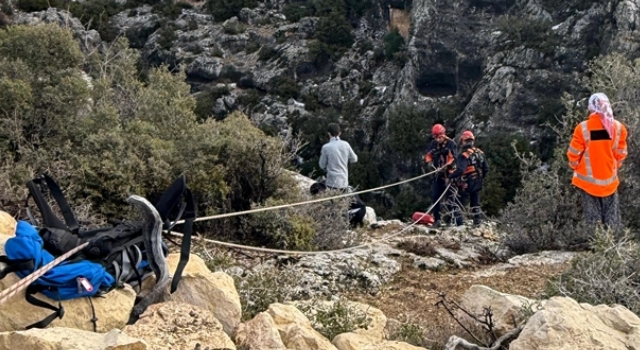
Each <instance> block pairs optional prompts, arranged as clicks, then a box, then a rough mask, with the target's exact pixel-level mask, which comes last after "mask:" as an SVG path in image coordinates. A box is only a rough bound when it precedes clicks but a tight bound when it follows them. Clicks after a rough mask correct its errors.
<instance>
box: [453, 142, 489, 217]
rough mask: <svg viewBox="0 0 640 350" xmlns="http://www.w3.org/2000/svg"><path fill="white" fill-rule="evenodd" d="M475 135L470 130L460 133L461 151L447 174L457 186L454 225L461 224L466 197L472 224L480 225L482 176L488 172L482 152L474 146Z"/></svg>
mask: <svg viewBox="0 0 640 350" xmlns="http://www.w3.org/2000/svg"><path fill="white" fill-rule="evenodd" d="M474 142H475V136H473V133H472V132H471V131H468V130H467V131H465V132H463V133H462V135H460V145H461V147H460V148H461V152H460V154H458V156H457V157H456V170H455V171H454V172H453V173H451V174H450V175H449V179H450V181H451V182H452V183H454V184H456V186H457V188H458V196H457V200H458V201H457V202H456V205H455V217H456V225H457V226H461V225H462V224H463V222H462V208H461V206H462V205H463V204H464V202H465V200H466V198H467V197H469V201H470V202H471V203H470V204H471V212H472V213H473V224H474V225H476V226H477V225H480V223H481V222H482V213H481V211H480V191H481V190H482V183H483V180H484V178H485V177H486V176H487V173H489V165H488V164H487V159H486V157H485V155H484V153H483V152H482V151H481V150H480V149H479V148H477V147H475V146H474Z"/></svg>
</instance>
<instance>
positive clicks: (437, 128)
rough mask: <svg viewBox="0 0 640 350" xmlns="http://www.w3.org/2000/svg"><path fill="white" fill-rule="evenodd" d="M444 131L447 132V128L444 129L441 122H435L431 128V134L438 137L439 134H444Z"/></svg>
mask: <svg viewBox="0 0 640 350" xmlns="http://www.w3.org/2000/svg"><path fill="white" fill-rule="evenodd" d="M445 132H447V129H445V128H444V126H442V124H436V125H434V126H433V128H432V129H431V135H432V136H433V137H438V136H440V135H444V133H445Z"/></svg>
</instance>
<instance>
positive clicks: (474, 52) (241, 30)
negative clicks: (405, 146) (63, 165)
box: [111, 0, 640, 141]
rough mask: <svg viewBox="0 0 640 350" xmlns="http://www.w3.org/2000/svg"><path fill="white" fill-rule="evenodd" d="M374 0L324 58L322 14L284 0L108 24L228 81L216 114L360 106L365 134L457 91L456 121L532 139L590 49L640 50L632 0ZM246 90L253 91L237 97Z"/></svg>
mask: <svg viewBox="0 0 640 350" xmlns="http://www.w3.org/2000/svg"><path fill="white" fill-rule="evenodd" d="M374 4H375V6H373V8H370V9H369V11H368V12H367V13H366V14H365V15H363V16H361V17H359V18H356V19H354V20H353V21H352V24H353V36H354V41H353V45H352V46H351V47H350V48H348V49H347V50H346V52H345V53H344V54H343V55H342V56H341V57H340V58H339V59H337V60H335V61H333V62H329V63H328V64H327V63H319V62H318V59H317V57H316V58H315V59H314V57H312V56H313V54H312V53H310V47H311V46H312V45H311V44H312V42H313V41H314V38H316V37H317V36H318V30H317V24H318V17H303V18H301V19H300V20H298V21H296V22H293V23H292V22H291V21H289V20H287V18H286V16H285V15H284V14H283V12H284V10H285V7H286V6H287V5H288V4H287V2H286V1H265V2H263V3H259V4H258V6H257V7H256V8H251V9H250V8H244V9H242V10H241V11H240V12H239V14H238V15H237V17H234V18H231V19H229V20H227V21H225V22H222V23H215V22H214V20H213V17H212V16H211V15H209V14H207V11H205V10H204V8H202V7H199V6H195V7H194V8H193V9H189V10H183V11H182V14H180V15H179V16H178V17H177V19H175V20H172V21H167V19H166V18H162V16H161V15H159V14H155V13H152V10H151V7H150V6H142V7H139V8H136V9H135V10H129V11H125V12H122V13H120V14H118V15H116V16H115V17H114V18H113V19H112V21H111V25H112V26H113V27H114V28H116V29H117V30H118V31H121V32H123V33H125V35H126V36H127V37H128V38H129V40H130V41H131V43H132V45H134V46H137V47H139V48H141V49H142V50H143V52H144V57H145V58H146V59H147V61H148V62H149V63H152V64H161V63H165V64H169V65H180V66H182V67H184V69H185V70H186V72H187V74H188V77H189V80H190V82H191V83H192V84H193V86H194V90H195V91H198V90H202V87H203V86H204V85H206V84H220V83H223V84H227V90H225V91H224V93H223V94H221V96H218V97H217V98H216V100H215V102H213V103H212V110H211V112H212V113H215V114H217V115H220V116H222V115H224V114H225V113H227V112H228V111H230V110H232V109H235V108H240V109H243V110H244V111H245V112H247V113H248V114H249V115H251V117H252V118H253V119H254V120H255V121H256V122H257V123H266V124H270V125H271V126H272V127H274V128H275V129H276V130H278V131H283V130H287V129H288V128H289V127H291V124H292V120H293V119H296V118H299V117H300V116H304V115H306V114H309V113H312V112H314V109H315V110H318V109H323V108H331V109H333V110H335V111H336V112H337V113H338V114H341V115H342V117H343V118H347V117H349V118H351V116H346V115H344V114H345V113H346V112H353V111H357V112H358V117H357V119H359V121H360V123H354V124H357V125H359V127H360V128H361V129H362V131H364V132H365V134H368V135H363V137H365V138H366V137H369V138H371V137H372V135H370V134H371V133H372V132H373V130H372V128H371V127H370V126H369V127H367V122H368V121H371V120H372V119H375V118H376V117H379V116H380V114H382V116H383V117H384V116H385V115H386V113H388V112H389V107H391V106H393V105H397V104H409V105H417V106H421V107H424V108H425V109H427V108H429V107H436V108H437V107H438V106H439V104H441V103H443V101H452V100H455V101H456V103H458V104H461V107H462V108H460V110H461V112H459V113H456V115H455V116H453V117H454V118H451V117H452V116H447V118H448V119H449V120H447V121H446V122H447V123H448V124H450V125H451V126H457V127H458V128H460V127H462V126H473V127H475V128H476V129H478V130H490V129H495V128H502V129H505V130H508V131H514V132H522V133H524V134H525V135H527V136H529V137H532V139H534V140H535V139H538V138H539V137H538V136H539V135H541V130H540V128H538V126H539V125H540V123H541V122H543V121H545V120H547V119H549V118H550V117H551V116H552V115H553V114H554V113H558V112H559V110H560V108H561V105H560V103H559V97H560V95H561V93H562V92H564V91H567V92H572V93H577V94H580V93H582V95H580V96H582V97H585V96H586V94H587V93H588V92H587V91H585V90H584V87H583V86H581V85H580V77H581V76H582V75H583V74H584V72H585V69H586V67H585V63H586V62H587V61H588V60H589V59H591V58H593V57H595V56H597V55H599V54H607V53H610V52H613V51H617V52H624V53H625V54H626V55H628V56H629V57H633V58H635V57H638V56H639V55H640V51H639V48H640V32H638V30H637V29H636V23H638V21H639V19H640V18H639V17H640V14H639V12H638V7H639V6H640V1H637V0H626V1H579V0H574V1H560V2H554V1H543V0H493V1H488V0H454V1H437V0H421V1H418V0H416V1H413V3H412V4H410V5H408V4H406V2H404V3H403V2H397V1H395V2H394V1H379V2H375V3H374ZM161 23H162V24H161ZM167 28H170V29H171V30H172V31H173V34H172V35H171V33H170V32H169V31H168V30H167ZM390 28H398V29H399V31H400V34H401V35H402V36H403V37H404V39H405V42H406V59H404V60H403V61H401V62H396V61H392V60H384V59H383V60H381V59H380V57H379V52H376V50H375V48H382V47H384V46H385V43H384V40H383V38H384V36H385V35H386V34H387V33H388V32H389V30H390ZM168 33H169V34H168ZM314 60H315V62H314ZM252 89H255V90H252ZM256 92H257V93H256ZM248 94H250V95H251V96H252V97H253V98H250V99H249V98H246V99H244V100H243V99H239V96H243V95H248ZM243 101H244V103H242V102H243ZM302 101H305V102H307V103H298V102H302ZM310 104H313V105H315V106H309V105H310ZM349 108H351V109H349ZM368 141H372V140H371V139H369V140H368Z"/></svg>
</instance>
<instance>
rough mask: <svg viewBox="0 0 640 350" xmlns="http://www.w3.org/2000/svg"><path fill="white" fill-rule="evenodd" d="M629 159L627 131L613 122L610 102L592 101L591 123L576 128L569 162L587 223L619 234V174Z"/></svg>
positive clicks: (599, 98) (603, 97)
mask: <svg viewBox="0 0 640 350" xmlns="http://www.w3.org/2000/svg"><path fill="white" fill-rule="evenodd" d="M626 156H627V128H626V127H625V126H624V125H623V124H622V123H620V122H619V121H617V120H615V119H614V118H613V110H612V109H611V103H610V102H609V98H607V96H606V95H605V94H603V93H596V94H593V95H592V96H591V97H590V98H589V119H587V120H585V121H583V122H581V123H580V124H578V126H576V128H575V130H574V132H573V137H572V139H571V143H570V144H569V149H568V150H567V158H568V159H569V166H570V167H571V169H573V179H572V181H571V183H572V184H573V185H574V186H576V187H577V188H578V189H579V190H580V192H581V196H582V201H581V204H582V210H583V213H584V219H585V222H586V223H587V224H588V225H590V226H593V225H595V224H597V223H602V224H603V225H604V226H605V227H608V228H610V229H612V230H614V232H615V233H616V234H620V232H621V229H622V222H621V218H620V208H619V203H618V192H617V190H618V185H619V184H620V179H619V178H618V170H619V169H620V168H621V167H622V162H623V161H624V159H625V158H626Z"/></svg>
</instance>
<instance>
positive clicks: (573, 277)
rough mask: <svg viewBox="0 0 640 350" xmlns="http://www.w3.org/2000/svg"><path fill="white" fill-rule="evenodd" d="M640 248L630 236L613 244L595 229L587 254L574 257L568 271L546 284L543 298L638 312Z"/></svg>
mask: <svg viewBox="0 0 640 350" xmlns="http://www.w3.org/2000/svg"><path fill="white" fill-rule="evenodd" d="M638 268H640V246H639V245H638V243H637V242H635V241H632V240H631V237H630V236H628V235H627V236H626V237H625V238H623V239H621V240H616V239H615V238H614V237H613V235H612V233H611V232H607V231H605V230H602V229H599V230H597V231H596V235H595V238H594V239H593V241H592V242H591V251H590V252H585V253H582V254H580V255H578V256H577V257H576V258H574V260H573V261H572V264H571V268H570V269H569V270H567V271H565V272H564V273H563V274H562V275H560V276H558V277H555V278H553V279H551V280H550V281H549V283H548V284H547V289H546V293H547V296H549V297H551V296H556V295H560V296H566V297H570V298H573V299H575V300H576V301H578V302H580V303H589V304H592V305H600V304H605V305H614V304H619V305H622V306H624V307H626V308H628V309H629V310H631V312H633V313H635V314H638V313H639V312H640V296H638V291H637V286H638V283H640V278H639V277H638V273H637V272H638Z"/></svg>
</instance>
